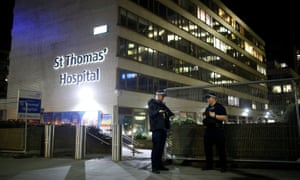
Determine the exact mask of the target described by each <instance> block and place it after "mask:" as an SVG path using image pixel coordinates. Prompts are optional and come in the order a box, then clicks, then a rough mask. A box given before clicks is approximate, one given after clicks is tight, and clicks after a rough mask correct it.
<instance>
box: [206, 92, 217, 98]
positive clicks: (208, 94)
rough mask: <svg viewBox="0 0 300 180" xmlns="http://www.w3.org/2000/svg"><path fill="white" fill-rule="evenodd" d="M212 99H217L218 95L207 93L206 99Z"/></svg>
mask: <svg viewBox="0 0 300 180" xmlns="http://www.w3.org/2000/svg"><path fill="white" fill-rule="evenodd" d="M210 97H213V98H216V97H217V95H216V94H215V93H213V92H210V93H207V94H206V95H205V98H206V99H208V98H210Z"/></svg>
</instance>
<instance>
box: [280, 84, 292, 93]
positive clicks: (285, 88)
mask: <svg viewBox="0 0 300 180" xmlns="http://www.w3.org/2000/svg"><path fill="white" fill-rule="evenodd" d="M282 89H283V92H285V93H289V92H292V85H291V84H286V85H283V86H282Z"/></svg>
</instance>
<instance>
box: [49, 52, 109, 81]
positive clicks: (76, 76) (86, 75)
mask: <svg viewBox="0 0 300 180" xmlns="http://www.w3.org/2000/svg"><path fill="white" fill-rule="evenodd" d="M107 52H108V48H103V49H101V50H100V51H94V52H90V53H85V54H80V55H76V54H75V53H71V54H67V55H64V56H57V57H56V58H55V60H54V64H53V69H55V70H59V69H64V68H72V67H77V66H84V65H88V64H96V63H101V62H103V61H104V60H105V56H106V54H107ZM99 80H100V68H99V67H98V68H96V69H94V70H91V69H85V70H83V71H82V72H78V73H68V72H64V73H61V74H60V75H59V83H60V85H62V86H65V85H80V84H82V83H87V82H95V81H99Z"/></svg>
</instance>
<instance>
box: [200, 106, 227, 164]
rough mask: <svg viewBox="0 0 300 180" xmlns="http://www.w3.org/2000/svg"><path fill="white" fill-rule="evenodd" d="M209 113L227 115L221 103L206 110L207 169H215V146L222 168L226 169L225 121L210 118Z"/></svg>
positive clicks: (205, 142) (205, 143)
mask: <svg viewBox="0 0 300 180" xmlns="http://www.w3.org/2000/svg"><path fill="white" fill-rule="evenodd" d="M209 112H215V113H216V115H227V113H226V109H225V108H224V107H223V105H221V104H220V103H218V102H216V103H215V104H214V105H213V106H208V107H207V108H206V110H205V112H204V113H205V117H206V118H205V119H204V120H203V124H204V126H205V132H204V148H205V156H206V168H207V169H212V168H213V145H214V144H215V145H216V148H217V152H218V155H219V160H220V166H221V168H222V169H226V153H225V134H224V124H223V121H219V120H217V119H216V118H212V117H210V116H209Z"/></svg>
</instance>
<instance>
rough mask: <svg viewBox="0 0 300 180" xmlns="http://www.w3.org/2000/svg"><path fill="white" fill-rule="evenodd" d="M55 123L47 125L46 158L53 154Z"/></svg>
mask: <svg viewBox="0 0 300 180" xmlns="http://www.w3.org/2000/svg"><path fill="white" fill-rule="evenodd" d="M54 127H55V126H54V125H52V124H51V125H49V124H48V125H45V158H51V157H52V155H53V142H54Z"/></svg>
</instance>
